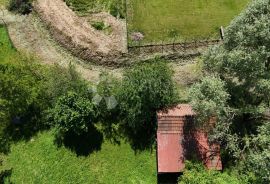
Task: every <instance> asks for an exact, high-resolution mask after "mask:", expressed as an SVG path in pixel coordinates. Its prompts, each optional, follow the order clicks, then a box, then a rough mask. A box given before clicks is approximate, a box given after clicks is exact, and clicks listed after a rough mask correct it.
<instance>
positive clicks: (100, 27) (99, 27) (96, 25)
mask: <svg viewBox="0 0 270 184" xmlns="http://www.w3.org/2000/svg"><path fill="white" fill-rule="evenodd" d="M91 25H92V26H93V27H94V28H95V29H96V30H104V29H106V27H107V26H106V25H105V24H104V22H94V23H92V24H91Z"/></svg>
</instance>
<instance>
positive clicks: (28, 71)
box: [0, 27, 87, 152]
mask: <svg viewBox="0 0 270 184" xmlns="http://www.w3.org/2000/svg"><path fill="white" fill-rule="evenodd" d="M0 42H1V44H2V45H1V47H0V84H1V85H0V152H8V150H9V145H10V143H11V142H12V141H17V140H18V139H22V138H24V139H28V138H30V137H31V136H32V135H33V134H35V133H36V132H37V131H39V130H41V129H44V128H47V125H45V123H44V121H43V120H44V119H43V118H44V112H45V111H46V110H47V109H48V108H50V107H52V106H53V105H54V103H55V102H56V100H57V99H58V98H59V97H60V96H62V95H64V94H66V92H67V91H75V92H78V93H79V94H85V93H86V91H87V84H86V82H85V81H83V80H82V79H81V78H80V76H79V75H78V74H77V72H76V71H75V69H74V67H72V66H70V67H69V68H68V69H63V68H61V67H59V66H50V67H47V66H44V65H40V64H38V63H37V59H36V58H33V57H30V56H28V55H26V54H24V53H20V52H16V50H15V49H14V48H13V47H12V43H11V42H10V40H9V37H8V34H7V31H6V29H5V28H4V27H0Z"/></svg>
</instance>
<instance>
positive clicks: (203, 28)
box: [127, 0, 250, 43]
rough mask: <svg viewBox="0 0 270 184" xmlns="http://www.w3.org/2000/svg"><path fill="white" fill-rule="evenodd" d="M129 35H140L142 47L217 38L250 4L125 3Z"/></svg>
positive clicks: (222, 0) (196, 0) (238, 0)
mask: <svg viewBox="0 0 270 184" xmlns="http://www.w3.org/2000/svg"><path fill="white" fill-rule="evenodd" d="M127 2H128V30H129V33H132V32H136V31H140V32H142V33H143V34H144V36H145V38H144V41H143V42H144V43H150V42H160V43H161V42H162V41H165V42H167V43H168V42H172V41H173V40H174V37H175V35H177V36H176V39H177V41H190V40H194V39H196V40H197V39H206V38H218V36H219V28H220V26H226V25H228V24H229V23H230V21H231V20H232V19H233V18H234V17H235V16H237V15H238V14H239V13H240V12H241V11H242V10H243V9H244V8H245V7H246V5H247V4H248V2H250V0H127Z"/></svg>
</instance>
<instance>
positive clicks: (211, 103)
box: [189, 77, 230, 122]
mask: <svg viewBox="0 0 270 184" xmlns="http://www.w3.org/2000/svg"><path fill="white" fill-rule="evenodd" d="M189 94H190V97H189V98H190V101H191V105H192V107H193V109H194V110H195V111H196V112H198V119H199V121H200V122H208V121H209V117H216V118H218V120H221V121H222V118H223V116H224V114H225V115H226V114H227V112H226V111H227V101H228V99H229V97H230V95H229V94H228V93H227V91H226V88H225V83H224V82H223V81H222V80H220V79H219V78H215V77H205V78H203V79H202V80H201V82H200V83H197V84H195V85H193V86H192V88H191V89H190V92H189Z"/></svg>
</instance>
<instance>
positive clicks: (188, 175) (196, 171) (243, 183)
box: [178, 161, 248, 184]
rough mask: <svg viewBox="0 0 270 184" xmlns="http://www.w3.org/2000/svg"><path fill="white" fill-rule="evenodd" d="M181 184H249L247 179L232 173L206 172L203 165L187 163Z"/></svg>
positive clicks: (180, 179)
mask: <svg viewBox="0 0 270 184" xmlns="http://www.w3.org/2000/svg"><path fill="white" fill-rule="evenodd" d="M178 183H179V184H217V183H218V184H228V183H230V184H247V183H248V181H247V179H246V178H240V177H239V176H238V175H237V174H235V173H232V172H227V171H225V172H223V173H221V172H220V171H213V170H206V169H205V168H204V166H203V165H202V164H201V163H196V162H195V163H192V162H190V161H187V162H186V167H185V170H184V172H183V175H182V176H181V177H180V178H179V182H178Z"/></svg>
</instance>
